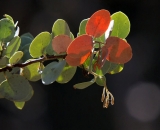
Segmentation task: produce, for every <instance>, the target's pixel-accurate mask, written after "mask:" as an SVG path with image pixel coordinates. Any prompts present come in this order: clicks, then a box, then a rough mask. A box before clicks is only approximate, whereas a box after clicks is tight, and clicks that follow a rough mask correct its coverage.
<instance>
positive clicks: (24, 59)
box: [21, 44, 32, 62]
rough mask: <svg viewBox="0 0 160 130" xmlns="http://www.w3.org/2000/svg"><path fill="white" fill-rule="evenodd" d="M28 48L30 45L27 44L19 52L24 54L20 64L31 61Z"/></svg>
mask: <svg viewBox="0 0 160 130" xmlns="http://www.w3.org/2000/svg"><path fill="white" fill-rule="evenodd" d="M29 46H30V44H27V45H25V46H24V47H23V48H22V50H21V51H22V52H23V53H24V54H23V57H22V59H21V61H22V62H26V61H27V60H28V59H32V57H31V55H30V53H29Z"/></svg>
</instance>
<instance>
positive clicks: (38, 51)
mask: <svg viewBox="0 0 160 130" xmlns="http://www.w3.org/2000/svg"><path fill="white" fill-rule="evenodd" d="M50 41H51V35H50V33H49V32H42V33H40V34H38V35H37V36H36V37H35V38H34V40H33V41H32V43H31V44H30V47H29V52H30V55H31V56H32V57H33V58H38V57H40V56H42V55H43V54H45V48H46V47H47V46H48V44H49V43H50Z"/></svg>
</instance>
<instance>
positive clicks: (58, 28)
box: [52, 19, 70, 36]
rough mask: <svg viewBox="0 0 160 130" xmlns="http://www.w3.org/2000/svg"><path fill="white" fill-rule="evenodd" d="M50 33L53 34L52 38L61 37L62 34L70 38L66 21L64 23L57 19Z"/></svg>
mask: <svg viewBox="0 0 160 130" xmlns="http://www.w3.org/2000/svg"><path fill="white" fill-rule="evenodd" d="M52 33H53V36H57V35H62V34H64V35H68V36H70V29H69V27H68V24H67V23H66V21H64V20H63V19H58V20H57V21H55V23H54V24H53V27H52Z"/></svg>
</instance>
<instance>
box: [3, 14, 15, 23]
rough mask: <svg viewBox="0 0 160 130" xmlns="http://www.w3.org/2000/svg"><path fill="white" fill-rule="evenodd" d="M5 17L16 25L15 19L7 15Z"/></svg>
mask: <svg viewBox="0 0 160 130" xmlns="http://www.w3.org/2000/svg"><path fill="white" fill-rule="evenodd" d="M4 17H6V18H7V19H9V20H10V21H11V22H12V23H13V24H14V20H13V18H12V17H11V16H10V15H8V14H5V15H4Z"/></svg>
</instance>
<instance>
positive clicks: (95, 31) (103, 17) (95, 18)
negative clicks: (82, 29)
mask: <svg viewBox="0 0 160 130" xmlns="http://www.w3.org/2000/svg"><path fill="white" fill-rule="evenodd" d="M110 21H111V17H110V13H109V11H107V10H104V9H102V10H99V11H97V12H95V13H94V14H93V15H92V16H91V17H90V19H89V20H88V22H87V24H86V33H87V34H88V35H91V36H93V37H95V38H96V37H100V36H101V35H102V34H103V33H105V31H106V30H107V28H108V26H109V23H110Z"/></svg>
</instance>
